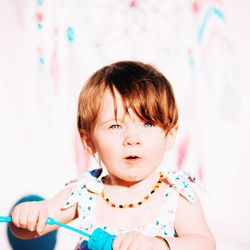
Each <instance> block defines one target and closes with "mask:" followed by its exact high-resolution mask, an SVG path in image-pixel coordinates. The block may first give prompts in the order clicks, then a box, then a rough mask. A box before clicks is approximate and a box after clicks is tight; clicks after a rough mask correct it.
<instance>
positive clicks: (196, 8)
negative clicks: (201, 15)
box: [192, 1, 200, 13]
mask: <svg viewBox="0 0 250 250" xmlns="http://www.w3.org/2000/svg"><path fill="white" fill-rule="evenodd" d="M192 10H193V12H194V13H198V12H199V10H200V4H199V3H198V1H194V2H193V3H192Z"/></svg>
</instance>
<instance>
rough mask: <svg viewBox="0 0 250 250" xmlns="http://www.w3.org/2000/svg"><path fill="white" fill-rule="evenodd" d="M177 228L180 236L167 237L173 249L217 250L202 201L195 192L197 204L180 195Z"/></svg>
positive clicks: (176, 220)
mask: <svg viewBox="0 0 250 250" xmlns="http://www.w3.org/2000/svg"><path fill="white" fill-rule="evenodd" d="M175 229H176V232H177V234H178V238H167V241H168V242H169V244H170V246H171V250H182V249H185V250H194V249H202V250H215V249H216V244H215V240H214V238H213V236H212V233H211V232H210V230H209V228H208V225H207V223H206V220H205V217H204V214H203V211H202V207H201V203H200V200H199V198H198V196H197V195H196V194H195V204H191V203H190V202H189V201H187V200H186V199H185V198H184V197H182V196H180V199H179V204H178V208H177V212H176V219H175Z"/></svg>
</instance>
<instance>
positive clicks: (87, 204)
mask: <svg viewBox="0 0 250 250" xmlns="http://www.w3.org/2000/svg"><path fill="white" fill-rule="evenodd" d="M101 173H102V169H95V170H92V171H90V172H88V173H86V174H84V175H83V176H81V178H80V179H79V180H78V181H77V182H74V183H73V184H71V185H74V186H73V188H72V192H71V194H70V196H69V197H68V199H67V200H66V202H65V204H64V206H63V207H62V208H63V209H67V208H69V207H71V206H72V205H74V204H76V203H77V204H78V220H79V228H80V229H81V230H83V231H86V232H87V233H89V234H91V233H92V232H93V231H94V230H95V229H96V228H97V227H100V228H102V229H104V230H105V231H107V232H108V233H110V234H113V235H117V234H120V233H124V232H127V231H126V230H124V229H116V230H114V229H111V228H109V227H107V226H105V225H98V224H97V223H96V221H95V217H94V213H93V211H94V209H95V203H96V197H97V195H98V194H100V193H101V192H102V189H103V183H102V182H101V180H100V178H99V177H100V175H101ZM166 178H167V180H168V182H169V183H170V184H171V185H169V186H168V187H167V188H166V190H165V192H164V197H165V199H164V202H163V203H162V204H161V206H160V208H159V215H158V218H157V220H156V221H153V222H151V223H149V224H147V225H144V226H142V227H138V228H134V229H133V231H138V232H141V233H143V234H145V235H148V236H155V235H159V236H162V237H175V236H176V232H175V228H174V222H175V214H176V209H177V204H178V198H179V195H180V194H181V195H182V196H183V197H185V198H186V199H187V200H188V201H189V202H191V203H194V193H193V189H192V187H191V185H190V182H194V181H195V178H192V177H190V175H189V174H187V173H186V172H183V171H178V172H168V173H167V174H166ZM86 249H88V247H87V238H85V237H84V236H81V237H80V239H79V243H78V245H77V246H76V248H75V250H86Z"/></svg>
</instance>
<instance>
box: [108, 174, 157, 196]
mask: <svg viewBox="0 0 250 250" xmlns="http://www.w3.org/2000/svg"><path fill="white" fill-rule="evenodd" d="M158 179H159V173H158V172H153V173H152V174H150V175H149V176H148V177H146V178H145V179H143V180H139V181H134V182H130V181H126V180H121V179H119V178H117V177H116V176H113V175H109V176H108V177H107V178H105V181H104V184H105V185H106V187H107V188H110V189H111V188H112V189H115V190H117V191H119V192H131V191H142V190H144V192H145V191H146V190H147V187H148V188H149V189H150V188H152V186H153V185H155V183H156V182H157V181H158Z"/></svg>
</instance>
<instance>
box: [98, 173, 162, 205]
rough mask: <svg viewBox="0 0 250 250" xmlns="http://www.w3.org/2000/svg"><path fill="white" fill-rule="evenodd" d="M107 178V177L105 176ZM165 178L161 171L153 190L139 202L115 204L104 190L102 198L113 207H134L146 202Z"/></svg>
mask: <svg viewBox="0 0 250 250" xmlns="http://www.w3.org/2000/svg"><path fill="white" fill-rule="evenodd" d="M103 178H105V177H103ZM163 179H164V175H163V173H160V177H159V180H158V181H157V183H156V184H155V185H154V187H153V188H152V190H151V191H150V192H149V193H148V194H147V195H146V196H144V198H143V199H142V200H141V201H138V202H137V203H129V204H119V205H117V204H115V203H114V202H112V201H110V199H109V198H108V197H106V196H105V194H104V191H102V194H101V195H102V198H103V200H105V201H106V203H107V204H108V205H109V206H111V207H114V208H116V207H118V208H133V207H139V206H140V205H142V204H143V203H144V202H146V201H147V200H148V199H149V198H150V196H151V195H152V194H153V193H154V192H155V191H156V190H157V189H158V188H159V187H160V184H161V183H162V181H163Z"/></svg>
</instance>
